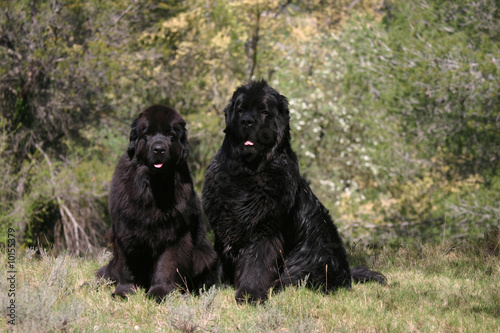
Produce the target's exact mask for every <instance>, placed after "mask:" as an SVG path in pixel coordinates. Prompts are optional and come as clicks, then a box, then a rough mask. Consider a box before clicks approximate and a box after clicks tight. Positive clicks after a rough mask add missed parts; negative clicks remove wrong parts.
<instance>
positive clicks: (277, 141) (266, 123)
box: [224, 80, 290, 162]
mask: <svg viewBox="0 0 500 333" xmlns="http://www.w3.org/2000/svg"><path fill="white" fill-rule="evenodd" d="M224 115H225V119H226V128H225V130H224V132H225V133H226V139H228V140H229V141H230V142H231V145H232V147H233V148H234V149H235V150H236V151H238V152H239V153H241V155H242V156H243V157H244V158H245V160H246V161H247V162H250V161H255V160H256V159H257V160H259V159H260V158H262V156H265V155H269V154H273V153H274V150H275V149H277V148H278V147H280V146H281V145H282V144H288V145H289V142H290V127H289V120H290V113H289V110H288V101H287V99H286V97H285V96H283V95H280V94H279V93H278V92H277V91H276V90H274V89H273V88H271V87H270V86H269V85H268V84H267V82H266V81H264V80H261V81H251V82H249V83H248V84H246V85H243V86H241V87H239V88H238V89H237V90H236V91H235V92H234V94H233V97H232V98H231V101H230V103H229V105H228V106H227V107H226V108H225V109H224Z"/></svg>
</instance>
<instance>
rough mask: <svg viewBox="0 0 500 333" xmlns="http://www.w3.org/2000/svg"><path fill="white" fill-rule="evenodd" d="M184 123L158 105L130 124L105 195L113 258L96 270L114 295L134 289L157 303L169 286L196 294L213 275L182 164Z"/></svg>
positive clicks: (211, 251) (185, 150)
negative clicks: (127, 141)
mask: <svg viewBox="0 0 500 333" xmlns="http://www.w3.org/2000/svg"><path fill="white" fill-rule="evenodd" d="M185 125H186V123H185V121H184V119H182V117H181V116H180V115H179V113H177V112H176V111H175V110H173V109H170V108H167V107H164V106H160V105H155V106H152V107H150V108H148V109H147V110H145V111H144V112H142V113H141V114H140V115H139V117H138V118H137V119H136V120H135V121H134V122H133V124H132V129H131V131H130V145H129V147H128V150H127V152H126V153H125V154H124V155H123V156H122V158H121V159H120V161H119V163H118V166H117V167H116V170H115V174H114V176H113V180H112V182H111V190H110V195H109V212H110V214H111V218H112V220H113V228H112V233H113V258H112V259H111V262H110V263H109V264H108V265H107V266H104V267H103V268H101V269H100V270H99V271H98V272H97V276H99V277H106V278H110V279H112V280H113V281H115V282H116V290H115V292H114V295H119V296H122V297H124V296H125V295H126V294H128V293H130V292H132V291H133V289H134V287H135V286H140V287H144V288H145V289H146V290H147V293H148V295H149V296H150V297H154V298H156V299H157V300H161V299H162V298H163V297H164V296H165V295H166V294H167V293H169V292H171V291H172V290H174V289H176V288H187V289H190V290H195V291H196V290H197V289H198V288H201V287H202V286H203V285H204V284H206V285H207V286H208V285H210V284H213V283H214V282H215V280H216V278H217V276H216V275H215V274H216V261H217V258H216V253H215V251H214V249H213V247H212V245H211V244H210V243H209V242H208V240H207V239H206V232H205V225H204V223H203V221H202V218H201V216H202V215H201V205H200V202H199V199H198V197H197V195H196V193H195V191H194V188H193V182H192V179H191V176H190V173H189V169H188V165H187V163H186V158H187V156H188V153H189V146H188V140H187V131H186V129H185Z"/></svg>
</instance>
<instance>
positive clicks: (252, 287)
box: [235, 237, 281, 303]
mask: <svg viewBox="0 0 500 333" xmlns="http://www.w3.org/2000/svg"><path fill="white" fill-rule="evenodd" d="M280 250H281V241H280V239H279V237H272V238H264V239H261V240H260V241H258V242H253V243H251V244H250V245H249V246H248V247H246V248H244V249H242V250H241V252H240V255H239V257H238V261H237V263H236V272H235V286H236V301H237V302H238V303H242V302H245V301H247V300H248V301H249V302H251V303H261V302H263V301H265V300H266V299H267V292H268V290H269V288H270V287H271V285H272V283H273V282H274V281H275V280H276V278H277V276H278V265H279V260H280Z"/></svg>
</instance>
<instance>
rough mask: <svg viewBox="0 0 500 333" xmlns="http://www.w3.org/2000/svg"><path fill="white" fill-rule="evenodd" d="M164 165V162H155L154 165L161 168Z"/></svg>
mask: <svg viewBox="0 0 500 333" xmlns="http://www.w3.org/2000/svg"><path fill="white" fill-rule="evenodd" d="M162 166H163V163H158V164H154V167H155V168H157V169H159V168H161V167H162Z"/></svg>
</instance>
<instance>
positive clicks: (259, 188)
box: [202, 81, 384, 302]
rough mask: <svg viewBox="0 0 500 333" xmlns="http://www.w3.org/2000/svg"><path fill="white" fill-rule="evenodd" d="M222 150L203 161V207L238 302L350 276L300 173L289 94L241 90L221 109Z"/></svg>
mask: <svg viewBox="0 0 500 333" xmlns="http://www.w3.org/2000/svg"><path fill="white" fill-rule="evenodd" d="M225 116H226V128H225V130H224V132H225V133H226V135H225V138H224V141H223V143H222V147H221V148H220V150H219V151H218V152H217V154H216V155H215V157H214V158H213V160H212V162H211V163H210V165H209V166H208V168H207V170H206V174H205V184H204V188H203V195H202V196H203V198H202V199H203V200H202V201H203V207H204V210H205V213H206V215H207V217H208V220H209V222H210V224H211V226H212V228H213V230H214V233H215V249H216V251H217V253H218V255H219V256H220V258H221V260H222V264H223V274H224V277H223V278H224V280H226V281H227V282H229V283H231V284H234V286H235V287H236V300H237V301H242V300H244V299H245V298H246V297H248V298H249V300H250V301H252V302H259V301H261V300H265V299H266V297H267V292H268V289H269V288H271V287H283V286H286V285H290V284H299V283H301V282H302V281H304V280H306V279H307V284H308V285H309V286H312V287H314V288H322V289H323V290H325V291H331V290H335V289H336V288H339V287H350V285H351V276H352V277H353V278H354V279H355V280H360V281H362V280H370V279H374V280H378V281H379V282H384V277H383V275H381V274H380V273H377V272H372V271H369V270H367V269H364V268H356V269H355V270H353V271H352V272H351V270H350V268H349V263H348V261H347V254H346V251H345V248H344V245H343V243H342V240H341V238H340V236H339V233H338V231H337V228H336V226H335V225H334V224H333V221H332V219H331V218H330V215H329V213H328V210H327V209H326V208H325V207H324V206H323V205H322V204H321V203H320V202H319V200H318V198H317V197H316V196H315V195H314V194H313V192H312V191H311V188H310V187H309V185H308V183H307V182H306V181H305V180H304V179H303V178H302V177H301V176H300V173H299V166H298V162H297V157H296V155H295V153H294V152H293V151H292V149H291V146H290V129H289V110H288V102H287V99H286V98H285V97H284V96H282V95H280V94H279V93H278V92H276V91H275V90H274V89H273V88H271V87H269V86H268V85H267V83H266V82H265V81H258V82H250V83H248V84H247V85H244V86H242V87H239V88H238V89H237V90H236V91H235V93H234V94H233V97H232V99H231V102H230V104H229V105H228V106H227V107H226V109H225Z"/></svg>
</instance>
